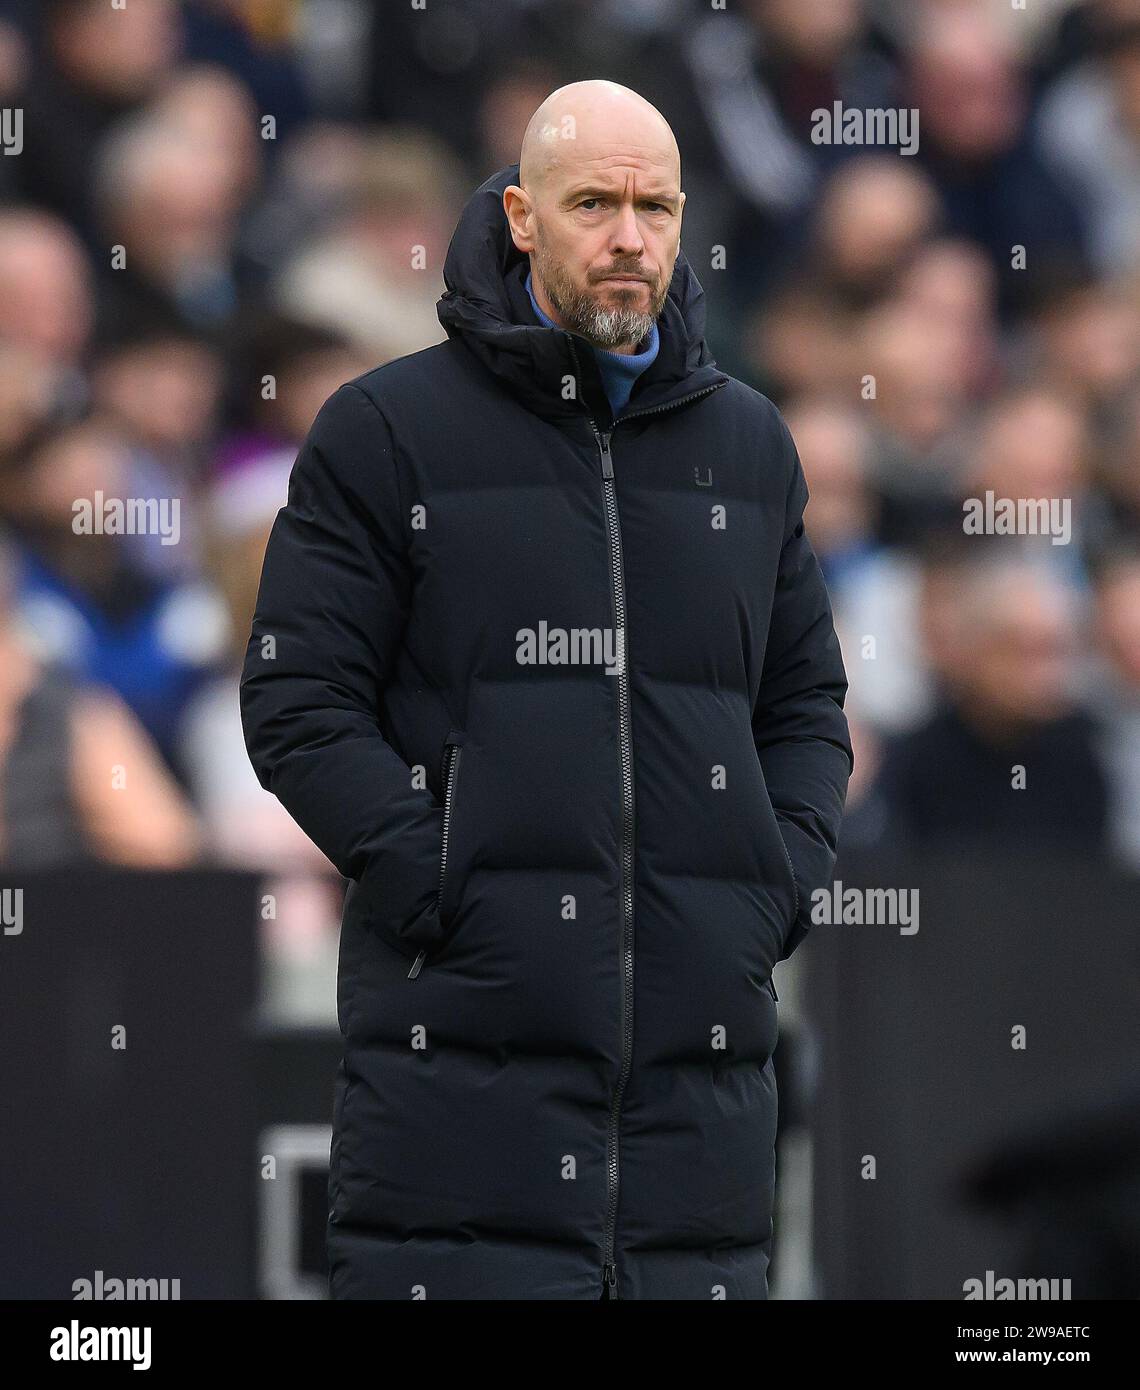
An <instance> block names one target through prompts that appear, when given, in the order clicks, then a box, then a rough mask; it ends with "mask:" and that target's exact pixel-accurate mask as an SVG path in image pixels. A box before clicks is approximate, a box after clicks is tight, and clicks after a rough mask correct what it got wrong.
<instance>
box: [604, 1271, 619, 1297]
mask: <svg viewBox="0 0 1140 1390" xmlns="http://www.w3.org/2000/svg"><path fill="white" fill-rule="evenodd" d="M602 1286H603V1287H604V1288H606V1289H608V1290H609V1296H610V1298H616V1297H617V1270H616V1269H615V1268H614V1266H613V1265H610V1264H607V1265H603V1266H602Z"/></svg>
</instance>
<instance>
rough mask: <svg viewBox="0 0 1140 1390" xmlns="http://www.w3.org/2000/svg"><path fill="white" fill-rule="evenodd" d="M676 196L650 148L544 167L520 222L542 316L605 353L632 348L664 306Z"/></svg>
mask: <svg viewBox="0 0 1140 1390" xmlns="http://www.w3.org/2000/svg"><path fill="white" fill-rule="evenodd" d="M684 198H685V195H684V194H683V193H682V192H681V190H680V188H679V186H678V178H677V173H676V169H675V167H674V162H673V161H671V160H669V159H668V158H660V157H657V156H654V155H651V154H647V155H638V156H629V157H617V158H615V157H614V156H604V157H599V158H595V159H583V160H580V161H576V162H575V163H574V164H573V165H569V166H567V167H564V168H558V169H555V170H554V171H552V172H551V173H550V174H549V176H548V178H547V180H546V181H545V183H544V184H543V185H542V186H541V189H540V191H538V192H537V194H536V196H535V197H534V199H533V205H532V212H531V215H530V216H529V218H527V219H526V222H527V226H528V230H529V232H530V241H531V242H532V245H530V246H529V247H528V248H526V249H529V250H530V252H531V254H532V256H533V258H534V272H535V277H534V278H535V279H537V280H539V281H540V282H541V286H542V288H543V289H544V290H545V292H546V297H547V299H548V300H549V302H550V304H551V305H552V306H553V308H554V310H555V313H554V314H553V315H551V317H554V318H556V319H557V320H558V321H559V322H561V323H562V325H563V326H564V327H565V328H568V329H569V330H570V332H572V333H577V334H579V335H580V336H581V337H583V338H585V339H586V340H587V341H588V342H591V343H593V344H594V345H595V346H597V347H600V348H604V349H607V350H609V351H614V350H616V349H618V348H621V347H630V346H632V347H636V346H637V345H638V344H640V342H641V341H642V339H643V338H644V337H645V336H646V334H647V333H648V332H649V330H650V328H651V327H652V325H653V323H654V321H655V320H656V318H657V317H658V315H659V314H660V313H661V310H662V309H663V307H664V305H665V297H666V295H667V293H668V290H669V283H670V281H671V280H672V278H673V266H674V263H675V262H676V259H677V251H678V248H679V246H680V241H681V210H682V207H683V205H684ZM516 240H517V238H516ZM535 297H536V299H538V300H539V303H540V304H541V303H542V297H541V295H540V294H539V291H538V288H537V287H536V288H535Z"/></svg>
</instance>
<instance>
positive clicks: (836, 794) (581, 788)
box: [242, 82, 851, 1300]
mask: <svg viewBox="0 0 1140 1390" xmlns="http://www.w3.org/2000/svg"><path fill="white" fill-rule="evenodd" d="M680 178H681V170H680V159H679V156H678V151H677V144H676V141H675V140H674V139H673V136H672V133H671V131H670V130H669V127H668V125H667V124H666V122H665V120H664V118H663V117H662V116H661V114H660V113H659V112H658V111H656V110H655V109H654V108H653V107H652V106H650V105H649V104H648V103H647V102H645V101H644V100H643V99H642V98H641V97H639V96H638V95H637V94H636V93H635V92H631V91H629V90H627V89H625V88H622V87H618V86H615V85H614V84H612V83H609V82H578V83H574V84H572V85H570V86H568V87H563V88H560V89H559V90H558V91H556V92H554V93H552V94H551V95H550V96H549V97H548V98H547V100H546V101H544V102H543V104H542V106H541V107H540V108H539V110H538V111H537V112H535V115H534V117H533V118H532V120H531V122H530V124H529V126H528V127H527V131H526V137H525V140H524V144H523V149H522V153H521V159H520V162H519V164H517V165H515V166H512V167H511V168H508V169H505V170H502V171H501V172H500V173H498V174H496V175H495V176H494V177H493V178H490V179H488V180H487V182H486V183H484V184H483V185H482V187H481V188H479V189H478V190H477V191H476V192H475V194H474V196H473V197H472V199H471V201H470V203H469V204H468V205H467V207H466V209H465V210H464V212H463V215H462V217H461V219H460V222H459V225H458V227H457V229H456V232H455V236H454V238H453V240H452V242H451V247H450V249H449V251H448V255H447V261H446V264H445V267H444V280H445V282H446V287H447V288H446V293H445V294H444V295H443V297H442V299H441V300H440V303H439V317H440V320H441V322H442V323H443V325H444V327H445V328H446V330H447V334H448V339H447V341H446V342H445V343H441V344H438V345H436V346H434V347H431V348H428V349H427V350H426V351H423V352H418V353H414V354H412V355H411V356H409V357H403V358H400V359H399V360H397V361H394V362H388V363H386V364H385V365H384V366H382V367H379V368H377V369H376V370H375V371H371V372H368V373H366V374H365V375H363V376H360V377H358V378H357V379H356V380H354V381H351V382H349V383H347V384H346V385H344V386H342V387H341V388H340V389H339V390H338V391H337V392H336V393H335V394H334V395H333V396H332V397H331V398H330V399H329V400H328V401H327V402H326V403H325V405H324V406H323V407H322V409H321V411H320V413H319V414H318V416H317V419H316V421H315V422H314V424H313V427H312V430H311V432H310V434H309V437H308V439H307V441H306V443H305V445H304V447H303V448H302V450H301V452H300V455H299V456H298V459H297V462H296V465H295V467H294V470H293V475H292V479H291V483H290V490H289V502H288V505H287V506H286V507H285V508H284V509H283V510H282V511H281V512H280V514H279V515H278V518H277V521H276V523H275V525H274V528H273V533H272V536H271V539H270V541H269V546H268V550H267V553H266V557H265V566H264V571H263V575H262V582H261V591H260V594H259V598H258V605H257V613H256V617H255V619H254V623H253V632H252V635H251V638H250V643H249V649H248V655H247V658H246V664H245V671H244V675H243V681H242V711H243V719H244V724H245V731H246V742H247V746H248V748H249V753H250V757H251V759H252V761H253V765H254V767H255V768H256V770H257V773H258V776H259V777H260V779H261V781H262V783H263V785H264V786H266V787H268V788H269V789H271V790H272V791H273V792H275V793H276V794H277V796H278V797H280V799H281V801H282V802H283V803H284V805H285V806H286V807H287V808H288V810H289V811H290V812H291V813H292V814H293V815H294V817H295V818H296V819H297V821H298V822H299V823H300V825H301V826H302V827H303V828H304V829H305V830H306V831H307V832H308V834H309V835H310V836H311V837H312V838H313V840H314V841H315V842H316V843H317V844H318V845H319V846H320V847H321V848H322V849H323V850H324V851H325V853H326V854H327V855H328V856H329V858H330V859H331V860H332V862H333V863H334V864H335V865H336V866H337V868H338V869H339V870H340V871H341V872H342V873H343V874H344V876H345V877H346V878H347V879H349V880H350V883H349V887H348V893H347V895H346V899H345V910H344V918H343V923H342V932H341V956H340V975H339V986H338V1011H339V1018H340V1025H341V1030H342V1032H343V1035H344V1057H343V1061H342V1064H341V1067H340V1071H339V1075H338V1078H337V1086H336V1096H335V1104H334V1124H333V1140H332V1154H331V1158H332V1162H331V1171H330V1179H329V1199H330V1200H329V1228H328V1250H329V1262H330V1290H331V1293H332V1295H333V1296H334V1297H335V1298H344V1299H421V1298H431V1299H488V1298H489V1299H597V1298H607V1299H611V1298H649V1299H652V1298H661V1299H697V1300H699V1299H724V1298H732V1299H763V1298H766V1297H767V1293H768V1285H767V1269H768V1261H769V1256H770V1252H771V1241H772V1199H773V1183H774V1154H773V1145H774V1136H775V1128H776V1087H775V1075H774V1070H773V1064H772V1052H773V1049H774V1047H775V1044H776V1037H777V1020H776V990H775V987H774V985H773V983H772V971H773V967H774V966H775V965H776V963H777V962H778V961H780V960H783V959H785V958H786V957H787V956H788V955H789V954H790V953H791V952H792V950H793V949H794V948H795V947H796V946H797V945H798V944H799V942H800V941H801V940H802V939H803V937H804V935H805V933H806V931H807V929H808V925H809V913H810V900H811V893H812V891H813V890H814V889H815V888H817V887H822V886H823V885H824V884H826V883H828V882H829V881H830V876H831V872H832V866H833V861H834V854H835V843H836V835H837V832H838V828H839V821H840V816H841V814H842V809H843V802H844V797H845V794H846V788H847V780H848V777H849V774H850V771H851V745H850V740H849V737H848V731H847V724H846V720H845V717H844V714H843V700H844V696H845V693H846V689H847V682H846V678H845V675H844V669H843V663H842V661H841V658H840V653H839V647H838V643H837V641H836V637H835V631H834V627H833V624H832V616H831V609H830V606H829V603H828V598H827V593H826V591H825V589H824V585H823V581H822V578H821V576H820V571H819V566H818V565H817V563H816V559H815V556H814V554H813V553H812V549H811V546H810V544H809V543H808V539H807V537H806V535H805V533H804V528H803V521H802V513H803V509H804V503H805V501H806V499H807V490H806V488H805V486H804V479H803V473H802V470H801V468H800V464H799V460H798V458H797V456H796V451H795V447H794V446H793V444H792V441H791V438H790V436H789V434H788V431H787V428H786V427H785V425H784V423H783V421H782V420H781V418H780V416H779V414H778V413H777V411H776V410H775V408H774V407H773V406H772V405H771V403H770V402H769V401H767V400H766V399H765V398H764V397H763V396H761V395H759V394H757V393H756V392H755V391H753V390H751V389H750V388H749V387H747V386H745V385H743V384H742V383H741V382H739V381H734V380H733V379H732V378H731V377H729V376H727V375H725V373H724V372H722V371H719V370H718V368H717V366H716V364H715V362H714V361H713V359H712V356H711V355H710V353H709V350H708V347H707V345H706V343H705V340H704V317H705V316H704V295H703V291H702V290H701V287H700V285H699V284H698V282H697V278H696V276H695V275H694V273H693V271H692V269H691V267H690V266H689V264H688V263H687V261H686V259H685V257H684V255H683V254H682V252H681V251H680V234H681V214H682V211H683V208H684V202H685V195H684V193H683V192H682V191H681V187H680Z"/></svg>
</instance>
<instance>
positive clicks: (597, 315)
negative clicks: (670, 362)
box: [548, 291, 654, 352]
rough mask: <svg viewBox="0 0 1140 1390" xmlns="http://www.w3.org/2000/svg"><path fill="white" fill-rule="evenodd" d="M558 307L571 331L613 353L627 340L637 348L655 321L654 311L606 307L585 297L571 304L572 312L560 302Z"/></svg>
mask: <svg viewBox="0 0 1140 1390" xmlns="http://www.w3.org/2000/svg"><path fill="white" fill-rule="evenodd" d="M548 292H549V291H548ZM555 307H556V308H558V310H559V312H560V313H561V314H562V316H563V318H565V319H566V321H567V323H569V324H570V331H571V332H572V333H577V334H578V335H579V336H580V337H582V338H585V339H586V341H587V342H588V343H592V344H593V345H594V347H599V348H602V349H603V350H604V351H606V352H613V351H614V350H615V349H616V348H619V347H621V346H622V345H623V344H625V343H632V344H633V345H634V346H635V347H636V346H637V344H638V343H640V342H641V340H642V339H643V338H644V337H645V336H646V334H647V333H648V332H649V330H650V329H651V328H652V327H653V323H654V315H652V314H645V313H642V312H641V311H640V310H638V309H604V308H602V306H601V305H600V304H598V303H597V301H596V300H592V299H583V300H580V301H579V302H578V303H576V304H574V305H573V306H569V307H570V312H569V313H568V312H567V310H566V309H563V308H562V307H561V306H560V305H556V306H555Z"/></svg>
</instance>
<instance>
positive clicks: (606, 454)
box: [598, 434, 614, 478]
mask: <svg viewBox="0 0 1140 1390" xmlns="http://www.w3.org/2000/svg"><path fill="white" fill-rule="evenodd" d="M598 451H599V452H600V453H601V456H602V477H603V478H612V477H613V475H614V461H613V457H612V455H611V454H610V437H609V435H608V434H599V435H598Z"/></svg>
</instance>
